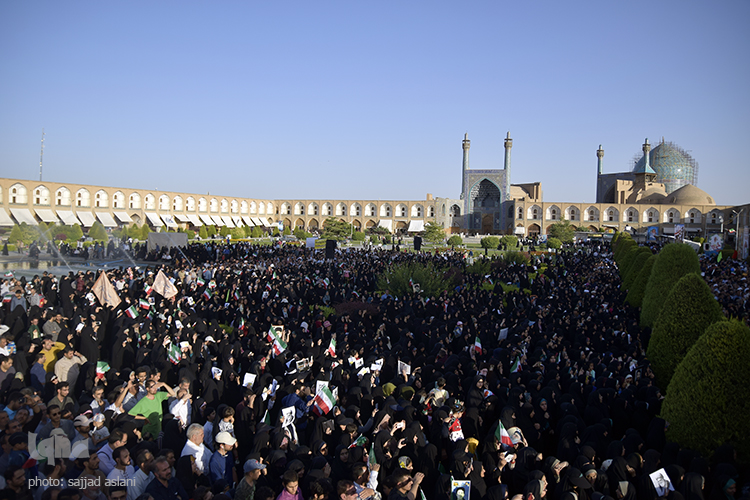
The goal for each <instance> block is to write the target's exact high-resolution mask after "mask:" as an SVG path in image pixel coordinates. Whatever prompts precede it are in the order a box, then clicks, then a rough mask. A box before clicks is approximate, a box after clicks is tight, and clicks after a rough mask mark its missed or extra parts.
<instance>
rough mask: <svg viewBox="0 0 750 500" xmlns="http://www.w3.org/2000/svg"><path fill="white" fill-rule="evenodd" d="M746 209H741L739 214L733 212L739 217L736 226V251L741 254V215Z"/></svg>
mask: <svg viewBox="0 0 750 500" xmlns="http://www.w3.org/2000/svg"><path fill="white" fill-rule="evenodd" d="M744 211H745V209H744V208H741V209H740V211H739V212H735V211H734V210H732V214H734V216H735V217H737V221H736V226H735V230H734V250H735V251H736V252H739V250H740V214H741V213H742V212H744Z"/></svg>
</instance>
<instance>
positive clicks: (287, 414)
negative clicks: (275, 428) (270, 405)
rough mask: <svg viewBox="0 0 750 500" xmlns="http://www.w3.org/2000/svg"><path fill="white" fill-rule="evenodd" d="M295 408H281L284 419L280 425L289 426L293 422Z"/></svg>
mask: <svg viewBox="0 0 750 500" xmlns="http://www.w3.org/2000/svg"><path fill="white" fill-rule="evenodd" d="M295 410H296V408H295V407H294V406H290V407H288V408H282V409H281V416H282V417H283V419H284V421H283V422H282V423H281V426H282V427H289V426H290V425H292V424H293V423H294V413H295Z"/></svg>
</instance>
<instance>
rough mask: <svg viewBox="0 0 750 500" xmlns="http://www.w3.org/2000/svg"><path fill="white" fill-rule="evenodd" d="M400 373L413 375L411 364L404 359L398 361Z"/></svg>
mask: <svg viewBox="0 0 750 500" xmlns="http://www.w3.org/2000/svg"><path fill="white" fill-rule="evenodd" d="M398 373H399V374H406V375H411V365H409V364H406V363H404V362H403V361H399V362H398Z"/></svg>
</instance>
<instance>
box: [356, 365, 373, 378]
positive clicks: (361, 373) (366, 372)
mask: <svg viewBox="0 0 750 500" xmlns="http://www.w3.org/2000/svg"><path fill="white" fill-rule="evenodd" d="M368 373H370V369H369V368H368V367H366V366H365V367H363V368H362V369H361V370H360V371H358V372H357V375H358V376H360V377H361V376H362V375H366V374H368Z"/></svg>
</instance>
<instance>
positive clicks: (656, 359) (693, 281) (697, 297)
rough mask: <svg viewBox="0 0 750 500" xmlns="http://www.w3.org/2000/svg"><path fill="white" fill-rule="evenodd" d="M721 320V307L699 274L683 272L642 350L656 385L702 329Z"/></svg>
mask: <svg viewBox="0 0 750 500" xmlns="http://www.w3.org/2000/svg"><path fill="white" fill-rule="evenodd" d="M722 319H724V314H723V313H722V312H721V306H720V305H719V303H718V302H717V301H716V299H714V294H713V293H712V292H711V289H710V288H709V287H708V285H707V284H706V282H705V281H704V280H703V278H701V276H700V275H698V274H696V273H690V274H686V275H685V276H683V277H682V278H680V281H678V282H677V283H675V285H674V286H673V287H672V291H671V292H669V296H668V297H667V300H665V301H664V307H663V308H662V310H661V314H659V319H657V320H656V324H655V325H654V331H653V333H652V334H651V341H650V342H649V344H648V350H647V351H646V354H647V356H648V358H649V360H650V361H651V366H652V368H653V370H654V374H655V375H656V382H657V385H659V386H660V387H667V385H668V384H669V381H670V380H672V375H673V374H674V370H675V368H677V365H679V364H680V361H682V359H683V358H684V357H685V355H686V354H687V352H688V350H689V349H690V348H691V347H692V346H693V344H695V342H696V341H697V340H698V338H699V337H700V336H701V335H703V332H704V331H705V330H706V328H708V327H709V326H710V325H712V324H714V323H716V322H717V321H721V320H722Z"/></svg>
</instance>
